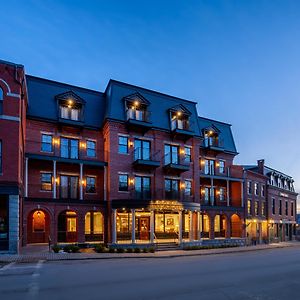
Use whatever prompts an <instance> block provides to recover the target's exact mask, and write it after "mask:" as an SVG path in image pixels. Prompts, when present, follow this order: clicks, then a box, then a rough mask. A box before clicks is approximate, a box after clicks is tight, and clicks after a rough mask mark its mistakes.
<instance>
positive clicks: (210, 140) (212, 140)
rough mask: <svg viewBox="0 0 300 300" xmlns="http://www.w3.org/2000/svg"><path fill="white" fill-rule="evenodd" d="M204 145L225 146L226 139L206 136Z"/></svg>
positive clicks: (210, 146)
mask: <svg viewBox="0 0 300 300" xmlns="http://www.w3.org/2000/svg"><path fill="white" fill-rule="evenodd" d="M203 146H204V147H206V148H224V140H223V139H221V138H219V137H206V138H205V139H204V141H203Z"/></svg>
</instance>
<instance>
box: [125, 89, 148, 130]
mask: <svg viewBox="0 0 300 300" xmlns="http://www.w3.org/2000/svg"><path fill="white" fill-rule="evenodd" d="M123 99H124V104H125V115H126V121H127V124H128V125H133V126H138V127H139V128H144V129H150V128H151V122H150V111H149V105H150V102H149V101H148V100H147V99H146V98H145V97H143V96H142V95H141V94H140V93H134V94H131V95H129V96H126V97H124V98H123Z"/></svg>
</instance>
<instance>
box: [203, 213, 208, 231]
mask: <svg viewBox="0 0 300 300" xmlns="http://www.w3.org/2000/svg"><path fill="white" fill-rule="evenodd" d="M202 231H203V232H207V233H208V232H209V217H208V215H203V224H202Z"/></svg>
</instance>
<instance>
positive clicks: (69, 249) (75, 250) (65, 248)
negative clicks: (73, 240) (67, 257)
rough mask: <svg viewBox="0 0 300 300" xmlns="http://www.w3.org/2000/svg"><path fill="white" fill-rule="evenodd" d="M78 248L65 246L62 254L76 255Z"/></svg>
mask: <svg viewBox="0 0 300 300" xmlns="http://www.w3.org/2000/svg"><path fill="white" fill-rule="evenodd" d="M79 250H80V248H79V247H78V246H76V245H66V246H64V252H67V253H78V252H79Z"/></svg>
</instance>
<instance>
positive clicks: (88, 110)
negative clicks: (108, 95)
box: [26, 75, 105, 128]
mask: <svg viewBox="0 0 300 300" xmlns="http://www.w3.org/2000/svg"><path fill="white" fill-rule="evenodd" d="M26 82H27V87H28V97H29V100H30V101H29V106H28V111H27V115H28V116H29V117H31V118H35V119H42V120H48V121H50V122H51V121H53V122H56V121H57V101H56V99H57V97H62V98H64V97H68V96H71V97H74V99H76V100H78V101H82V103H85V109H84V113H85V118H84V126H86V127H91V128H100V127H101V126H102V123H103V120H104V114H105V97H104V94H103V93H100V92H98V91H94V90H90V89H86V88H81V87H78V86H74V85H70V84H66V83H61V82H56V81H52V80H48V79H43V78H39V77H35V76H30V75H26Z"/></svg>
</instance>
